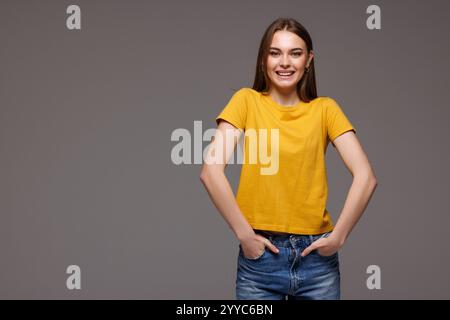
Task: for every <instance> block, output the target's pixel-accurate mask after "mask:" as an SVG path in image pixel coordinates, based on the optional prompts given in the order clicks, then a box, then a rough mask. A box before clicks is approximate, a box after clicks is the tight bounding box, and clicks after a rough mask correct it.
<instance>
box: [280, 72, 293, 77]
mask: <svg viewBox="0 0 450 320" xmlns="http://www.w3.org/2000/svg"><path fill="white" fill-rule="evenodd" d="M276 73H277V74H279V75H280V76H290V75H293V74H294V71H291V72H279V71H276Z"/></svg>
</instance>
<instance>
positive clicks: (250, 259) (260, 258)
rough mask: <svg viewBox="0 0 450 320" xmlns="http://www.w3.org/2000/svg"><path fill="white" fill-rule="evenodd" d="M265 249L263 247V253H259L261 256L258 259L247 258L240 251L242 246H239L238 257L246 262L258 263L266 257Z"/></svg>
mask: <svg viewBox="0 0 450 320" xmlns="http://www.w3.org/2000/svg"><path fill="white" fill-rule="evenodd" d="M266 251H267V250H266V247H264V251H263V252H262V253H261V255H260V256H259V257H256V258H248V257H246V256H245V255H244V250H242V246H241V245H239V255H240V256H241V257H242V258H243V259H245V260H248V261H254V262H256V261H260V260H262V258H263V257H264V256H265V255H266Z"/></svg>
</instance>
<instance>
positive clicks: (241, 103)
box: [216, 88, 247, 130]
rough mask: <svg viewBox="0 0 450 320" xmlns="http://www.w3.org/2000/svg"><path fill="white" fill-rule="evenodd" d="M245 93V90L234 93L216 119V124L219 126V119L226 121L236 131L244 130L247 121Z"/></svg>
mask: <svg viewBox="0 0 450 320" xmlns="http://www.w3.org/2000/svg"><path fill="white" fill-rule="evenodd" d="M246 96H247V92H246V89H245V88H242V89H240V90H238V91H236V92H235V93H234V94H233V96H232V97H231V98H230V100H229V101H228V103H227V105H226V106H225V107H224V108H223V110H222V111H221V112H220V114H219V115H218V116H217V117H216V124H217V125H219V119H223V120H225V121H228V122H229V123H231V124H232V125H233V126H235V127H236V128H238V129H242V130H245V123H246V120H247V99H246Z"/></svg>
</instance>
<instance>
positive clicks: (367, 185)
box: [302, 131, 378, 256]
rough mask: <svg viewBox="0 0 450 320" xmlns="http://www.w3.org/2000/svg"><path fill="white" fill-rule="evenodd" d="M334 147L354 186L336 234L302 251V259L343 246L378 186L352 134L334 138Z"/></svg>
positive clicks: (339, 220)
mask: <svg viewBox="0 0 450 320" xmlns="http://www.w3.org/2000/svg"><path fill="white" fill-rule="evenodd" d="M333 144H334V146H335V147H336V149H337V151H338V152H339V155H340V156H341V158H342V160H343V162H344V164H345V166H346V167H347V169H348V170H349V171H350V172H351V174H352V175H353V183H352V185H351V187H350V190H349V192H348V195H347V198H346V200H345V203H344V207H343V208H342V212H341V214H340V216H339V219H338V221H337V223H336V225H335V227H334V230H333V232H332V233H331V234H330V236H329V237H328V238H321V239H319V240H317V241H315V242H314V243H312V244H311V245H310V246H309V247H308V248H306V249H305V250H304V251H303V253H302V256H306V255H307V254H309V253H310V252H311V251H312V250H315V249H319V248H321V254H323V255H329V254H332V253H333V252H335V251H337V250H338V249H339V248H340V247H342V246H343V245H344V243H345V241H346V239H347V237H348V236H349V234H350V232H351V231H352V229H353V227H354V226H355V225H356V223H357V222H358V220H359V218H360V217H361V216H362V214H363V212H364V210H365V209H366V207H367V205H368V203H369V201H370V199H371V197H372V195H373V193H374V191H375V189H376V187H377V185H378V182H377V178H376V177H375V173H374V172H373V169H372V167H371V165H370V163H369V160H368V158H367V156H366V154H365V152H364V150H363V148H362V146H361V144H360V143H359V141H358V138H357V137H356V135H355V133H354V132H353V131H347V132H345V133H343V134H342V135H340V136H339V137H337V138H336V139H334V141H333Z"/></svg>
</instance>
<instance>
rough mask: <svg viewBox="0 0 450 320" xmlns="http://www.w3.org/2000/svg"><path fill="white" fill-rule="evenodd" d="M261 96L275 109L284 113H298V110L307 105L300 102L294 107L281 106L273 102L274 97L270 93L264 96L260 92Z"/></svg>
mask: <svg viewBox="0 0 450 320" xmlns="http://www.w3.org/2000/svg"><path fill="white" fill-rule="evenodd" d="M260 94H261V97H262V98H263V99H264V100H265V101H267V102H268V103H269V104H270V105H272V106H274V107H275V108H277V109H278V110H280V111H282V112H292V111H296V110H298V109H299V108H300V107H301V106H302V105H304V104H306V102H304V101H301V100H300V102H298V103H296V104H293V105H290V106H285V105H282V104H279V103H278V102H276V101H275V100H273V99H272V97H271V96H270V95H269V94H268V93H266V94H264V93H262V92H260Z"/></svg>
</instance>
